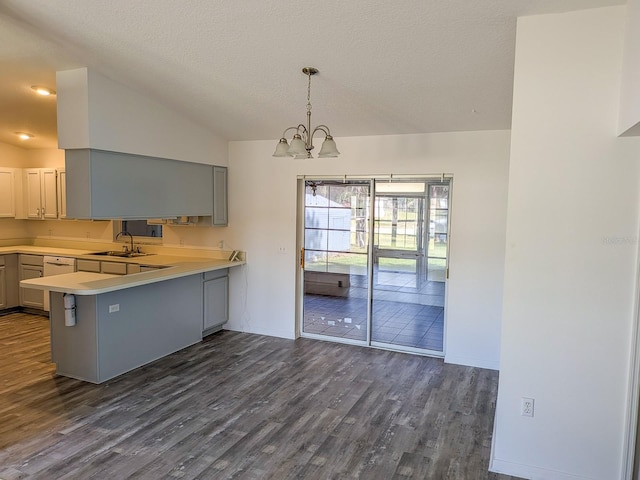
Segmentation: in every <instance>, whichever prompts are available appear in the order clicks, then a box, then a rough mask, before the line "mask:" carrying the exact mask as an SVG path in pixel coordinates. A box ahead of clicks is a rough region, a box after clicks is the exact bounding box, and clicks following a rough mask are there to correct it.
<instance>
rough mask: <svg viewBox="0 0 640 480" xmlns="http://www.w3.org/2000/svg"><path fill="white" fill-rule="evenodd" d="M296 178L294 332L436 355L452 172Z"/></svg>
mask: <svg viewBox="0 0 640 480" xmlns="http://www.w3.org/2000/svg"><path fill="white" fill-rule="evenodd" d="M303 182H304V185H303V188H302V189H300V191H301V192H304V193H303V194H301V196H302V198H301V199H300V202H301V209H300V210H301V212H303V213H302V215H301V218H300V221H301V222H302V225H301V228H300V229H299V231H300V233H301V237H302V238H301V242H300V243H301V246H302V248H301V259H302V261H301V264H300V267H301V273H302V275H301V279H302V282H301V283H302V286H301V287H302V288H301V289H300V291H301V295H302V301H301V302H300V304H301V305H302V312H301V315H300V318H301V321H300V325H299V326H300V333H301V335H303V336H308V337H313V338H321V339H325V340H327V339H329V340H333V341H341V342H346V343H356V344H361V345H371V346H374V347H380V348H388V349H393V350H402V351H409V352H414V353H421V354H429V355H437V356H442V355H443V354H444V335H445V294H446V277H447V275H446V271H447V262H448V245H449V198H450V193H451V192H450V179H449V178H447V179H444V178H438V179H432V178H412V179H411V180H393V181H389V180H387V179H386V180H384V181H376V179H373V178H372V179H368V180H353V181H347V180H346V179H344V180H342V181H335V180H331V179H314V180H308V179H307V180H304V181H303Z"/></svg>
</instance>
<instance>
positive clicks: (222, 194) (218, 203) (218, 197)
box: [213, 166, 229, 227]
mask: <svg viewBox="0 0 640 480" xmlns="http://www.w3.org/2000/svg"><path fill="white" fill-rule="evenodd" d="M227 198H228V196H227V167H217V166H214V167H213V225H214V226H216V227H226V226H227V224H228V223H229V218H228V217H229V214H228V205H227Z"/></svg>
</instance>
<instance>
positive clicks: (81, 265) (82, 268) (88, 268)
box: [76, 258, 100, 273]
mask: <svg viewBox="0 0 640 480" xmlns="http://www.w3.org/2000/svg"><path fill="white" fill-rule="evenodd" d="M76 271H78V272H94V273H100V261H99V260H83V259H80V258H79V259H78V260H77V262H76Z"/></svg>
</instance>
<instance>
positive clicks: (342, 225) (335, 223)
mask: <svg viewBox="0 0 640 480" xmlns="http://www.w3.org/2000/svg"><path fill="white" fill-rule="evenodd" d="M328 210H329V228H331V229H337V230H351V210H349V209H346V208H329V209H328Z"/></svg>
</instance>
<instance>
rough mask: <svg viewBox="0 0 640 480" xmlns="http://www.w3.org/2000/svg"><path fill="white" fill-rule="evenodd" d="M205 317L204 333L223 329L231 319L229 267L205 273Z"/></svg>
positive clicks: (203, 284)
mask: <svg viewBox="0 0 640 480" xmlns="http://www.w3.org/2000/svg"><path fill="white" fill-rule="evenodd" d="M202 287H203V299H204V309H203V312H204V318H203V322H202V332H203V334H205V335H206V334H209V333H213V332H216V331H218V330H221V329H222V325H223V324H225V323H227V321H228V320H229V269H228V268H225V269H222V270H214V271H212V272H206V273H204V274H203V282H202Z"/></svg>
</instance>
